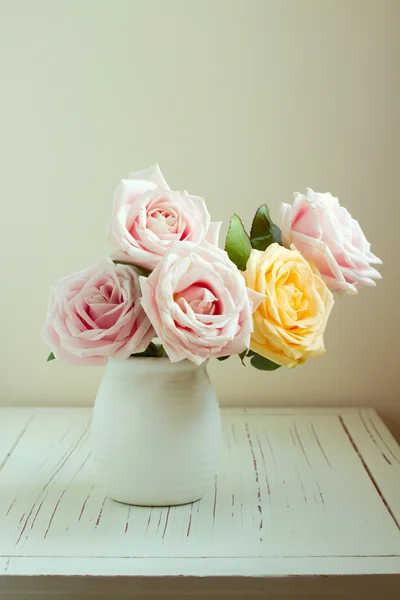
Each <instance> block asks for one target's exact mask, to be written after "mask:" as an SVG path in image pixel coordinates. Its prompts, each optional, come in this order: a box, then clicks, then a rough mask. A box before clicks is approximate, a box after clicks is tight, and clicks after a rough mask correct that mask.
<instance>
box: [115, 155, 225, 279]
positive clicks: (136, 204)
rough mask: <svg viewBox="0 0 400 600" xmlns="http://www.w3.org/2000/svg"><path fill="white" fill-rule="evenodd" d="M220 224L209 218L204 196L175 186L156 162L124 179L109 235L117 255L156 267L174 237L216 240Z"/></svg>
mask: <svg viewBox="0 0 400 600" xmlns="http://www.w3.org/2000/svg"><path fill="white" fill-rule="evenodd" d="M220 226H221V223H210V215H209V213H208V210H207V207H206V204H205V202H204V200H203V198H199V197H198V196H191V195H189V194H188V193H187V192H174V191H172V190H171V189H170V188H169V186H168V184H167V182H166V181H165V179H164V177H163V176H162V174H161V171H160V169H159V167H158V165H154V166H153V167H150V168H148V169H144V170H143V171H137V172H135V173H130V174H129V179H122V180H121V181H120V184H119V186H118V187H117V190H116V192H115V195H114V204H113V210H112V214H111V219H110V224H109V229H108V237H109V240H110V242H111V243H112V245H113V246H114V247H115V248H117V250H118V252H117V253H116V254H114V255H113V256H114V258H117V259H118V260H121V261H124V262H129V263H132V264H134V265H137V266H139V267H142V268H144V269H148V270H152V269H154V268H155V267H156V266H157V264H158V263H159V262H160V260H161V259H162V257H163V256H164V255H165V254H166V252H167V251H168V249H169V248H170V246H171V244H173V243H174V242H178V241H179V242H183V241H190V242H194V243H196V244H200V243H201V242H202V241H203V240H204V239H206V240H207V241H208V242H210V243H212V244H215V245H217V244H218V233H219V229H220Z"/></svg>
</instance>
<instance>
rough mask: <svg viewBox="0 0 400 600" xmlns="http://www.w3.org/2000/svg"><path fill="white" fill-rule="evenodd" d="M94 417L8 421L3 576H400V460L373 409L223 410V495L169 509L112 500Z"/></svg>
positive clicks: (61, 412) (216, 492) (2, 584)
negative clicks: (95, 464) (96, 453)
mask: <svg viewBox="0 0 400 600" xmlns="http://www.w3.org/2000/svg"><path fill="white" fill-rule="evenodd" d="M90 417H91V412H90V410H89V409H36V410H35V409H16V410H12V409H2V410H1V411H0V444H1V446H0V450H1V455H0V460H2V461H3V467H2V469H1V471H0V574H3V575H4V574H13V575H19V576H20V577H22V576H23V575H30V574H37V575H46V574H49V575H55V574H60V575H82V574H88V573H89V574H93V575H110V576H115V575H121V576H123V575H126V576H130V577H132V576H135V577H140V576H151V575H154V576H155V575H164V576H174V575H178V574H185V575H194V576H207V575H208V576H209V577H211V576H214V575H215V576H226V577H228V576H234V575H235V576H239V575H240V576H242V577H246V578H248V577H253V578H254V577H272V576H277V577H280V578H282V576H285V575H287V576H289V575H301V576H306V575H309V576H313V575H319V574H327V575H329V574H332V575H333V574H363V573H364V574H385V573H386V574H397V575H399V574H400V535H399V518H400V514H399V511H400V470H399V467H400V462H399V461H400V451H399V447H398V446H397V444H396V442H395V441H394V440H393V438H392V437H391V435H390V433H389V432H388V431H387V429H386V428H385V426H384V425H383V424H382V422H381V421H380V420H379V418H378V417H377V415H376V413H375V412H374V411H372V410H367V409H366V410H363V411H358V410H350V409H346V410H340V409H338V410H335V409H329V410H316V409H303V410H299V409H293V410H291V409H271V410H269V409H243V410H242V409H227V410H224V411H223V439H224V443H223V452H222V461H221V465H220V470H219V474H218V477H217V479H216V483H215V486H214V489H213V490H211V492H210V493H209V494H207V495H206V496H205V497H204V498H203V499H202V500H201V501H200V502H198V503H195V504H192V505H187V506H181V507H172V508H143V507H142V508H139V507H129V506H126V505H123V504H118V503H116V502H114V501H112V500H110V499H109V498H107V497H106V496H105V493H104V489H103V488H102V487H101V486H100V485H96V484H95V481H94V477H93V473H92V466H91V457H90V441H89V423H90ZM82 559H84V560H82ZM18 579H19V578H13V581H14V583H16V582H17V581H18ZM10 581H11V580H10V579H9V578H7V577H0V592H1V591H2V590H5V593H7V590H9V589H10V587H9V586H10V585H11V584H10ZM21 581H22V580H21ZM45 581H47V582H48V581H49V580H48V579H47V580H45ZM252 581H255V580H252ZM335 581H337V579H335ZM21 585H22V583H21ZM45 585H46V583H45V582H44V583H43V586H45ZM366 588H367V589H368V586H366ZM18 589H19V588H18ZM21 589H22V588H21ZM29 589H31V588H29ZM32 589H33V588H32ZM38 589H39V591H40V590H41V589H42V588H40V586H39V588H38ZM45 589H46V588H45V587H43V590H45ZM138 589H139V588H138ZM140 589H141V588H140ZM265 589H266V588H265ZM274 589H275V588H274ZM370 589H371V588H370ZM146 593H147V592H146ZM152 593H153V592H152ZM154 593H156V592H154ZM349 593H350V592H349ZM154 597H156V596H154ZM218 597H220V596H218ZM387 597H389V596H387Z"/></svg>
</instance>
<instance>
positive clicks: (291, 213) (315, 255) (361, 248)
mask: <svg viewBox="0 0 400 600" xmlns="http://www.w3.org/2000/svg"><path fill="white" fill-rule="evenodd" d="M280 218H281V219H280V220H281V222H280V225H281V229H282V241H283V243H284V245H285V246H287V247H288V248H289V247H290V245H291V244H294V245H295V247H296V249H297V250H299V252H301V254H302V255H303V256H304V257H305V258H306V259H307V260H309V261H310V262H313V263H314V264H315V265H316V266H317V267H318V270H319V271H320V273H321V276H322V279H323V280H324V281H325V283H326V285H327V286H328V287H329V288H330V289H331V290H332V291H334V292H340V293H342V294H356V293H357V291H358V289H359V288H360V287H361V286H363V285H376V284H375V281H374V279H381V275H380V274H379V273H378V271H377V270H376V269H374V268H373V267H371V266H370V265H371V264H381V263H382V261H381V260H379V258H377V257H376V256H374V254H372V252H371V251H370V247H371V246H370V244H369V243H368V242H367V240H366V238H365V236H364V234H363V232H362V230H361V227H360V225H359V224H358V222H357V221H356V220H354V219H352V217H351V215H350V213H349V212H348V211H347V210H346V209H345V208H344V207H343V206H340V204H339V201H338V199H337V198H334V197H333V196H332V195H331V194H329V193H327V194H319V193H316V192H313V190H311V189H309V188H308V189H307V195H305V196H304V195H303V194H299V193H297V194H295V197H294V201H293V205H290V204H282V208H281V215H280Z"/></svg>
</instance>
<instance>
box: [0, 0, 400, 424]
mask: <svg viewBox="0 0 400 600" xmlns="http://www.w3.org/2000/svg"><path fill="white" fill-rule="evenodd" d="M0 13H1V14H0V69H1V93H0V107H1V109H0V119H1V129H0V145H1V156H0V159H1V161H0V165H1V167H0V168H1V178H0V198H1V209H2V210H1V213H0V215H1V236H0V243H1V313H0V319H1V328H0V333H1V344H0V352H1V357H0V369H1V388H0V394H1V402H2V403H5V404H6V403H13V404H14V403H21V404H28V403H29V404H41V403H44V404H81V403H84V404H91V403H92V402H93V398H94V395H95V391H96V386H97V384H98V382H99V379H100V377H101V374H102V370H101V369H98V368H87V369H84V368H73V367H68V366H64V365H62V364H55V363H52V364H46V362H45V359H46V356H47V348H46V347H45V345H44V344H43V343H42V342H41V340H40V329H41V326H42V322H43V319H44V316H45V311H46V305H47V297H48V290H49V286H50V284H51V282H53V281H54V280H55V279H57V278H58V277H60V276H62V275H65V274H68V273H70V272H72V271H74V270H76V269H79V268H80V267H83V266H85V265H87V264H89V263H91V262H92V261H94V260H95V259H96V258H97V257H98V256H100V255H103V254H105V253H107V252H108V250H109V247H108V245H107V242H106V239H105V230H106V224H107V221H108V217H109V213H110V208H111V199H112V194H113V191H114V188H115V186H116V184H117V182H118V180H119V179H120V178H121V177H122V176H124V175H126V174H127V172H128V171H129V170H130V169H135V168H142V167H145V166H147V165H150V164H152V163H154V162H156V161H158V162H159V163H160V165H161V167H162V169H163V171H164V173H165V176H166V177H167V179H168V181H169V182H170V183H171V185H172V186H173V187H176V188H187V189H188V190H189V191H191V192H192V193H196V194H199V195H202V196H204V197H205V198H206V200H207V202H208V206H209V209H210V212H211V213H212V215H213V218H214V219H215V220H217V219H223V220H224V221H225V223H226V222H227V220H228V218H229V216H230V215H231V213H232V212H234V211H237V212H239V213H240V214H241V215H242V216H243V218H244V220H245V222H247V223H249V222H250V219H251V217H252V214H253V212H254V210H255V209H256V207H257V206H258V205H259V204H261V203H262V202H265V201H268V202H269V203H270V207H271V210H272V213H275V214H276V209H277V207H278V204H279V202H280V201H282V200H284V201H290V200H291V197H292V193H293V192H294V191H295V190H303V189H304V188H305V186H311V187H313V188H314V189H317V190H320V191H327V190H329V191H331V192H332V193H333V194H335V195H338V196H339V198H340V199H341V201H342V202H343V204H344V205H345V206H346V207H347V208H348V209H349V210H350V211H351V212H352V213H353V215H354V216H356V217H357V218H358V219H359V220H360V222H361V224H362V225H363V227H364V230H365V232H366V234H367V236H368V237H369V238H370V239H371V241H372V249H373V251H374V252H375V253H376V254H378V256H380V257H381V258H382V259H383V261H384V266H383V268H382V273H383V275H384V279H383V281H382V282H380V283H379V284H378V287H377V288H376V289H367V290H364V291H363V292H362V293H361V294H360V296H359V297H357V298H349V299H344V300H338V301H337V306H336V308H335V310H334V313H333V316H332V317H331V320H330V323H329V330H328V333H327V336H326V346H327V349H328V354H327V355H326V356H325V357H323V358H319V359H313V360H311V361H310V362H309V363H308V364H307V365H306V366H302V367H299V368H297V369H295V370H294V371H293V372H289V371H286V370H284V369H280V370H279V371H278V372H276V373H272V374H264V373H260V372H256V371H254V370H251V369H250V368H247V369H244V368H241V366H240V364H239V362H238V361H237V360H236V359H234V358H233V359H231V360H229V361H227V362H225V363H223V364H222V363H215V364H212V365H211V367H210V372H211V376H212V379H213V381H214V383H215V387H216V389H217V391H218V394H219V397H220V399H221V402H222V403H224V404H236V405H237V404H243V403H247V404H249V405H255V404H262V403H268V404H278V405H279V404H285V405H293V404H310V405H311V404H312V405H314V404H320V405H347V404H349V405H350V404H353V405H365V404H371V405H375V406H377V407H378V408H379V409H380V410H381V411H382V413H383V415H384V416H385V417H386V418H390V422H391V425H392V427H393V429H395V428H396V413H397V417H399V411H400V401H399V396H400V392H399V390H400V387H399V381H400V366H399V351H398V348H399V344H398V334H399V313H398V298H399V292H400V287H399V268H398V261H399V258H398V257H399V255H400V250H399V244H398V242H397V240H398V239H399V225H398V223H399V216H400V214H399V213H400V211H399V204H400V200H399V196H398V189H399V183H398V169H399V164H400V163H399V158H400V157H399V139H400V127H399V111H398V107H399V91H400V85H399V83H400V76H399V68H398V64H397V63H398V59H399V57H400V52H399V51H400V35H399V33H400V32H399V20H400V2H398V1H396V0H393V1H386V0H376V1H373V0H314V1H312V0H297V1H296V0H293V1H289V0H286V1H285V0H275V1H273V0H264V1H263V0H259V1H255V0H253V1H252V0H242V1H235V0H232V1H228V0H213V1H209V0H186V1H183V0H182V1H179V0H178V1H176V0H165V1H158V2H156V1H152V0H142V1H136V2H135V1H125V0H114V1H112V0H109V1H106V0H93V1H91V0H79V1H78V0H64V1H60V0H51V1H43V0H36V1H35V2H30V1H28V0H27V1H25V2H21V1H18V0H9V1H7V0H0ZM225 231H226V226H225V228H224V233H225ZM396 242H397V243H396ZM398 422H399V419H397V423H398ZM398 430H399V428H398Z"/></svg>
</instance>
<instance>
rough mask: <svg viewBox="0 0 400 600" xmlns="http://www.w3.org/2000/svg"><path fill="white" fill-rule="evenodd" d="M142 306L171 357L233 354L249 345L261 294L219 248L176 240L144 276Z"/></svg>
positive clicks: (197, 360)
mask: <svg viewBox="0 0 400 600" xmlns="http://www.w3.org/2000/svg"><path fill="white" fill-rule="evenodd" d="M140 283H141V286H142V293H143V298H142V305H143V308H144V309H145V311H146V313H147V314H148V316H149V318H150V320H151V322H152V324H153V326H154V329H155V330H156V333H157V335H158V337H159V338H160V340H161V341H162V343H163V344H164V347H165V350H166V352H167V354H168V356H169V358H170V359H171V361H172V362H178V361H180V360H183V359H184V358H188V359H189V360H191V361H193V362H194V363H195V364H196V365H200V364H201V363H202V362H204V361H205V360H206V359H207V358H210V357H221V356H228V355H231V354H238V353H240V352H242V351H243V350H246V349H247V348H248V347H249V344H250V333H251V332H252V330H253V326H252V312H253V311H254V310H255V309H256V308H257V306H258V305H259V304H260V302H261V301H262V300H263V299H264V296H263V295H261V294H257V293H256V292H253V291H251V290H247V288H246V285H245V282H244V278H243V276H242V274H241V273H240V271H239V270H238V269H237V267H236V266H235V265H234V264H233V263H232V262H231V261H230V260H229V258H228V256H227V254H226V253H225V252H223V251H222V250H219V249H218V248H216V247H214V246H212V245H211V244H208V243H206V242H205V243H204V244H203V245H202V246H196V245H195V244H193V243H190V242H182V243H178V244H175V245H174V246H173V247H172V248H171V249H170V251H169V252H168V254H167V255H166V256H165V257H164V259H163V260H162V261H161V262H160V263H159V264H158V266H157V267H156V269H155V270H154V271H153V273H152V274H151V275H150V277H148V279H146V278H144V277H141V278H140Z"/></svg>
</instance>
